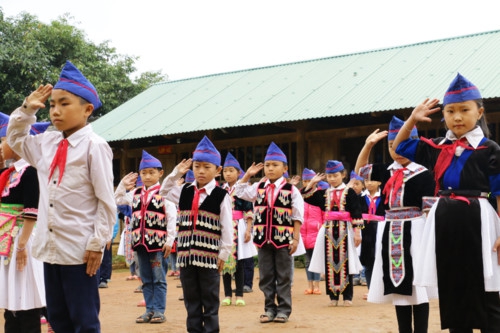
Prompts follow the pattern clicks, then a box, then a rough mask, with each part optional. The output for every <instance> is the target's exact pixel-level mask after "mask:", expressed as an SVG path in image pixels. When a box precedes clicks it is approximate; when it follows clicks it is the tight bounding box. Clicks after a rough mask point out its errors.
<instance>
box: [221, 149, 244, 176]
mask: <svg viewBox="0 0 500 333" xmlns="http://www.w3.org/2000/svg"><path fill="white" fill-rule="evenodd" d="M227 167H233V168H236V169H238V170H240V171H241V166H240V163H238V160H237V159H236V158H235V157H234V156H233V155H232V154H231V153H229V152H228V153H227V156H226V160H225V161H224V168H227Z"/></svg>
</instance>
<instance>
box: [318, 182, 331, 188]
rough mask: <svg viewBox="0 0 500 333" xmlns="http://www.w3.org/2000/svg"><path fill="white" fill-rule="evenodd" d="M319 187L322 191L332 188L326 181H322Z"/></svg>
mask: <svg viewBox="0 0 500 333" xmlns="http://www.w3.org/2000/svg"><path fill="white" fill-rule="evenodd" d="M317 187H318V189H320V190H326V189H327V188H329V187H330V185H329V184H328V183H327V182H325V181H324V180H322V181H320V182H319V183H318V185H317Z"/></svg>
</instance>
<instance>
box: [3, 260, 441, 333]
mask: <svg viewBox="0 0 500 333" xmlns="http://www.w3.org/2000/svg"><path fill="white" fill-rule="evenodd" d="M128 273H129V272H128V270H125V269H123V270H115V271H113V275H112V281H111V282H110V283H109V288H107V289H100V293H101V314H100V317H101V324H102V331H103V332H106V333H108V332H141V333H142V332H175V333H177V332H179V333H183V332H186V329H185V320H186V310H185V309H184V303H183V302H182V301H179V300H178V298H179V296H180V295H181V294H182V289H181V288H177V285H178V284H179V283H180V281H179V280H176V279H174V278H173V277H167V283H168V291H167V310H166V317H167V321H166V322H165V323H163V324H136V323H135V318H136V317H137V316H139V315H141V314H142V313H143V312H144V308H140V307H137V303H138V302H139V301H140V300H141V299H142V294H139V293H134V289H135V288H136V287H137V286H138V284H139V283H138V282H137V281H126V280H125V278H126V277H127V276H128V275H129V274H128ZM258 275H259V274H258V269H256V271H255V280H254V286H253V292H252V293H246V294H245V295H244V297H245V301H246V306H244V307H236V306H234V305H231V306H227V307H221V308H220V311H219V315H220V327H221V332H238V333H247V332H248V333H254V332H260V331H262V332H278V333H279V332H290V331H296V332H315V333H322V332H328V333H335V332H339V333H344V332H345V333H347V332H384V333H389V332H391V333H396V332H397V331H398V329H397V324H396V315H395V311H394V307H393V306H392V305H389V304H382V305H381V304H372V303H368V302H366V301H365V300H363V294H364V293H366V291H367V288H366V287H365V286H355V287H354V300H353V306H352V307H350V308H349V307H342V306H339V307H335V308H332V307H328V303H329V299H328V296H326V295H325V294H324V282H321V288H322V293H323V294H322V295H304V294H303V292H304V289H305V288H306V286H307V281H306V276H305V275H306V274H305V271H304V269H303V268H302V269H301V268H296V269H295V274H294V275H295V276H294V285H293V290H292V292H293V312H292V315H291V316H290V320H289V321H288V322H287V323H285V324H279V323H267V324H261V323H260V322H259V316H260V314H262V313H263V312H264V309H263V308H264V300H263V295H262V292H261V291H260V290H259V288H258V282H259V281H258ZM222 297H223V288H222V281H221V299H222ZM233 301H234V300H233ZM341 303H342V302H339V304H341ZM0 325H1V327H2V330H3V315H2V316H0ZM42 332H46V327H43V330H42ZM429 332H430V333H432V332H444V331H442V330H441V329H440V322H439V308H438V302H437V300H433V301H432V302H431V305H430V318H429Z"/></svg>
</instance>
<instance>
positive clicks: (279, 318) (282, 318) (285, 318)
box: [274, 313, 288, 324]
mask: <svg viewBox="0 0 500 333" xmlns="http://www.w3.org/2000/svg"><path fill="white" fill-rule="evenodd" d="M287 321H288V316H287V315H286V314H284V313H278V314H277V315H276V317H275V318H274V322H275V323H281V324H284V323H286V322H287Z"/></svg>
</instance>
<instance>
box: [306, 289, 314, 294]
mask: <svg viewBox="0 0 500 333" xmlns="http://www.w3.org/2000/svg"><path fill="white" fill-rule="evenodd" d="M312 293H313V290H312V289H306V290H304V295H312Z"/></svg>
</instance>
